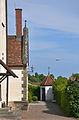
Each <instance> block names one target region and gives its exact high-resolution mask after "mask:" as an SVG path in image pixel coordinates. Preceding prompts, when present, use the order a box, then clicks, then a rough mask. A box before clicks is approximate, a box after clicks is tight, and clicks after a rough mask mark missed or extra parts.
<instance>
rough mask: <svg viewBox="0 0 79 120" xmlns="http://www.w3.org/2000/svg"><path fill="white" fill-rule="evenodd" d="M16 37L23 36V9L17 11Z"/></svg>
mask: <svg viewBox="0 0 79 120" xmlns="http://www.w3.org/2000/svg"><path fill="white" fill-rule="evenodd" d="M16 36H17V37H21V36H22V9H16Z"/></svg>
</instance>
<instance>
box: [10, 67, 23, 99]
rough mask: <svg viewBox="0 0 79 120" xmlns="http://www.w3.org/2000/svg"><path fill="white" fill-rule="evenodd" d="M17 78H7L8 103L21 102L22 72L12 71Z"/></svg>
mask: <svg viewBox="0 0 79 120" xmlns="http://www.w3.org/2000/svg"><path fill="white" fill-rule="evenodd" d="M12 71H13V72H14V73H16V75H17V76H18V77H19V78H13V77H9V101H21V100H22V99H21V98H22V83H23V81H22V77H23V74H22V70H13V69H12Z"/></svg>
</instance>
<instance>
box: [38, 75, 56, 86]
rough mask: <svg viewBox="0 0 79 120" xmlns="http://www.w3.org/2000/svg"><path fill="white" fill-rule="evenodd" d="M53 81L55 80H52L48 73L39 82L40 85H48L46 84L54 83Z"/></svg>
mask: <svg viewBox="0 0 79 120" xmlns="http://www.w3.org/2000/svg"><path fill="white" fill-rule="evenodd" d="M54 82H55V80H54V78H52V77H51V76H50V75H48V76H46V78H45V79H44V80H43V82H42V83H41V84H40V85H42V86H43V85H44V86H45V85H48V86H50V85H53V84H54Z"/></svg>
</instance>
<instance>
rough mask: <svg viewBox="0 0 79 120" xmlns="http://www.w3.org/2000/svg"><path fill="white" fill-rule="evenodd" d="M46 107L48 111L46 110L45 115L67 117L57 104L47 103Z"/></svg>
mask: <svg viewBox="0 0 79 120" xmlns="http://www.w3.org/2000/svg"><path fill="white" fill-rule="evenodd" d="M46 107H47V110H44V111H43V112H44V113H47V114H53V115H59V116H65V115H64V113H63V112H62V110H61V109H60V108H59V106H58V105H57V104H56V103H52V102H46Z"/></svg>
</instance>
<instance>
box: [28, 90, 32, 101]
mask: <svg viewBox="0 0 79 120" xmlns="http://www.w3.org/2000/svg"><path fill="white" fill-rule="evenodd" d="M28 101H29V102H32V94H31V92H28Z"/></svg>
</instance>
